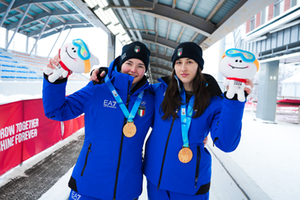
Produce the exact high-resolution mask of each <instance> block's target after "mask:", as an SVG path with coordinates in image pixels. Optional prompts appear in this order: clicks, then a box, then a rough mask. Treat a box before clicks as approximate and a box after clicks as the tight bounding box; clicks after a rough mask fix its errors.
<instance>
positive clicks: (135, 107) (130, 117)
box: [105, 76, 144, 122]
mask: <svg viewBox="0 0 300 200" xmlns="http://www.w3.org/2000/svg"><path fill="white" fill-rule="evenodd" d="M105 83H106V85H107V87H108V89H109V90H110V91H111V93H112V95H113V96H114V98H115V99H116V101H117V103H118V104H119V106H120V108H121V110H122V112H123V113H124V115H125V117H126V118H127V121H128V122H133V118H134V117H135V115H136V113H137V110H138V108H139V106H140V104H141V102H142V99H143V96H144V91H142V92H140V93H139V95H138V97H137V99H136V100H135V103H134V105H133V107H132V109H131V112H130V113H129V111H128V109H127V108H126V106H125V104H124V103H123V101H122V99H121V97H120V95H119V94H118V92H117V90H116V89H115V87H114V86H113V84H112V83H111V81H110V79H109V78H108V76H105Z"/></svg>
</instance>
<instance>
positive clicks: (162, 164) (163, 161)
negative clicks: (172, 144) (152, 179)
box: [157, 110, 178, 189]
mask: <svg viewBox="0 0 300 200" xmlns="http://www.w3.org/2000/svg"><path fill="white" fill-rule="evenodd" d="M177 111H178V110H176V113H177ZM174 121H175V117H173V119H172V124H171V127H170V131H169V135H168V139H167V142H166V146H165V151H164V157H163V160H162V163H161V169H160V175H159V180H158V184H157V189H159V187H160V182H161V178H162V173H163V168H164V164H165V159H166V153H167V149H168V143H169V140H170V136H171V132H172V128H173V125H174Z"/></svg>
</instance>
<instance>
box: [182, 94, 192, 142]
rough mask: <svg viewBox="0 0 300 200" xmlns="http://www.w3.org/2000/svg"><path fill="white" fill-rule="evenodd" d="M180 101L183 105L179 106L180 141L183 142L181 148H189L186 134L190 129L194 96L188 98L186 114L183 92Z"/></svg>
mask: <svg viewBox="0 0 300 200" xmlns="http://www.w3.org/2000/svg"><path fill="white" fill-rule="evenodd" d="M181 96H182V99H183V104H182V105H181V117H180V119H181V134H182V141H183V147H189V137H188V132H189V129H190V125H191V122H192V115H193V111H194V110H193V106H194V100H195V96H194V95H193V96H192V97H191V98H190V101H189V105H188V108H187V110H188V112H186V104H185V99H186V97H185V92H183V95H181Z"/></svg>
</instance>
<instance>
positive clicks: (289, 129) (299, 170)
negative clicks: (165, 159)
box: [0, 96, 300, 200]
mask: <svg viewBox="0 0 300 200" xmlns="http://www.w3.org/2000/svg"><path fill="white" fill-rule="evenodd" d="M26 98H29V97H26ZM26 98H21V97H19V99H17V98H16V97H4V96H1V98H0V104H1V103H3V102H9V101H13V100H21V99H26ZM299 141H300V124H291V123H286V122H280V121H277V123H263V122H261V121H259V120H255V113H252V112H251V111H250V110H245V115H244V119H243V129H242V138H241V142H240V145H239V147H238V148H237V149H236V150H235V151H234V152H232V153H229V154H225V153H223V152H220V151H219V150H218V149H217V148H216V147H212V145H211V141H209V144H208V147H209V149H210V151H211V153H212V155H217V158H216V157H214V156H213V179H212V186H211V198H210V199H211V200H223V199H224V200H225V199H226V200H228V199H232V200H235V199H236V200H238V199H247V198H246V197H245V195H243V192H241V190H240V189H239V188H238V187H237V186H236V185H235V181H236V182H237V184H238V185H239V186H240V187H241V188H242V189H243V191H244V192H245V193H246V194H247V192H252V193H256V192H257V193H258V194H262V193H265V194H266V195H267V196H269V197H270V198H271V199H274V200H283V199H289V200H298V199H300V190H299V185H300V156H299V152H300V145H299ZM61 145H63V143H62V142H61V143H59V144H58V145H57V147H53V151H54V149H56V148H58V147H59V146H61ZM47 151H49V152H44V153H43V154H42V153H41V154H39V155H37V156H36V157H35V158H34V159H31V160H35V162H36V160H40V159H42V158H43V157H45V156H47V155H49V153H51V149H50V150H47ZM219 161H221V163H220V162H219ZM222 162H223V163H222ZM222 164H223V166H225V167H226V166H229V168H228V169H229V174H230V175H231V176H233V179H231V177H230V176H229V175H228V174H227V171H226V170H225V169H224V168H223V167H222ZM26 166H29V167H30V166H32V164H30V163H29V162H28V163H24V164H23V165H22V167H20V166H18V167H16V168H15V169H13V170H11V171H10V172H9V173H7V174H4V176H0V186H1V185H3V183H4V182H5V181H7V180H8V179H9V177H14V176H17V175H20V174H22V171H23V170H24V171H25V168H26ZM241 171H242V172H241ZM70 173H71V169H70V171H69V172H68V173H67V174H66V175H65V176H64V177H62V178H61V180H60V181H58V182H57V184H56V185H55V186H54V187H53V188H51V189H50V190H49V191H48V192H47V193H45V194H44V196H42V197H41V200H48V199H53V197H57V198H54V199H66V198H67V196H68V194H69V191H70V190H69V189H68V187H67V182H68V179H69V177H70ZM239 173H240V174H239ZM242 177H246V178H247V179H248V180H244V179H242ZM249 179H250V181H249ZM248 183H251V184H250V185H249V184H248ZM247 184H248V185H247ZM247 195H249V194H247ZM256 195H257V194H256ZM146 199H147V194H146V183H145V184H144V191H143V193H142V195H141V197H140V200H146ZM259 199H261V198H259Z"/></svg>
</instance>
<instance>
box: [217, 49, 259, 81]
mask: <svg viewBox="0 0 300 200" xmlns="http://www.w3.org/2000/svg"><path fill="white" fill-rule="evenodd" d="M258 69H259V62H258V60H257V59H256V58H255V56H254V54H253V53H251V52H249V51H244V50H241V49H228V50H226V51H225V53H224V54H223V56H222V60H221V62H220V72H221V73H222V74H223V76H225V77H226V78H228V77H233V78H240V79H247V78H248V79H251V78H253V77H254V76H255V73H256V72H257V71H258Z"/></svg>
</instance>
